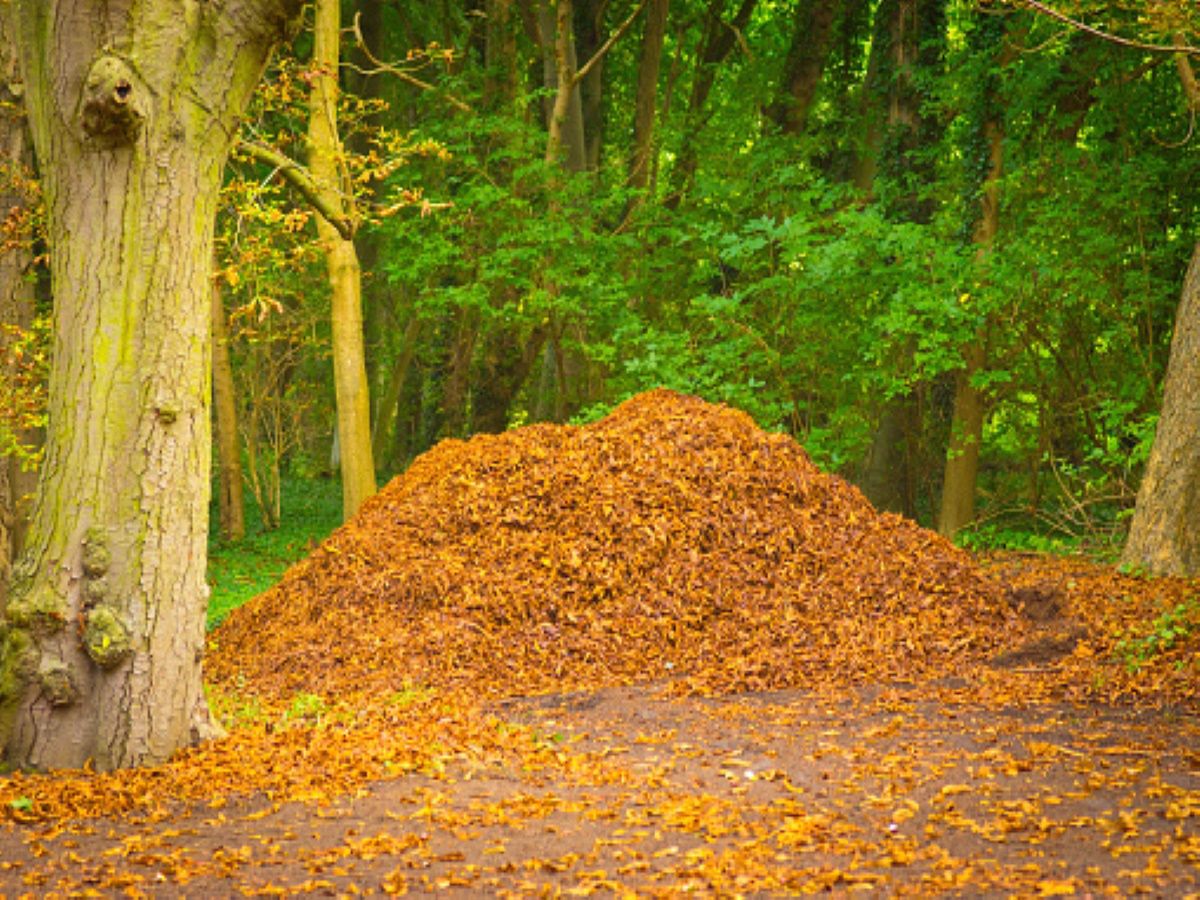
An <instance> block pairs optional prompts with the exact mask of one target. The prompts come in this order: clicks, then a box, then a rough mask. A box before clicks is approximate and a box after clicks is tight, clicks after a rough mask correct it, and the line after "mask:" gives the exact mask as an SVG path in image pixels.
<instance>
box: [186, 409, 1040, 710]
mask: <svg viewBox="0 0 1200 900" xmlns="http://www.w3.org/2000/svg"><path fill="white" fill-rule="evenodd" d="M1016 619H1017V616H1016V614H1015V613H1014V612H1013V610H1012V608H1011V605H1010V604H1009V603H1007V602H1006V599H1005V596H1004V592H1003V591H1002V590H1001V589H1000V588H999V587H998V586H997V585H996V584H995V583H994V582H993V581H991V580H990V579H989V578H988V577H987V576H986V575H984V574H983V573H982V572H981V571H980V570H979V569H978V568H977V567H976V566H975V564H974V563H973V561H972V560H971V558H970V557H969V556H967V555H966V554H965V553H963V552H962V551H960V550H958V549H956V548H955V547H954V546H953V545H951V544H950V543H949V542H948V541H946V540H945V539H943V538H941V537H939V536H938V535H936V534H934V533H932V532H930V531H927V530H925V529H923V528H920V527H919V526H917V525H916V524H914V523H913V522H910V521H908V520H906V519H903V518H901V517H899V516H896V515H891V514H881V513H879V512H877V511H876V510H875V509H874V508H873V507H872V506H871V505H870V503H868V502H867V500H866V499H865V498H864V497H863V495H862V494H861V493H860V492H859V491H858V490H857V489H856V488H855V487H853V486H851V485H850V484H848V483H847V482H845V481H844V480H842V479H840V478H838V477H835V476H831V475H827V474H824V473H822V472H820V471H819V470H818V469H817V468H816V467H815V466H814V465H813V463H812V462H811V461H810V460H809V458H808V456H807V454H806V453H805V452H804V450H803V449H802V448H801V447H800V446H799V445H798V444H797V443H796V442H795V441H794V440H792V439H791V438H790V437H787V436H784V435H779V434H768V433H766V432H764V431H762V430H761V429H759V428H758V427H757V426H756V425H755V423H754V422H753V420H752V419H751V418H750V417H749V416H748V415H746V414H744V413H742V412H739V411H736V410H733V409H730V408H727V407H724V406H720V405H712V404H709V403H705V402H703V401H701V400H699V399H697V398H694V397H688V396H683V395H680V394H677V393H674V392H670V391H666V390H656V391H651V392H649V393H645V394H641V395H639V396H637V397H635V398H633V399H632V400H630V401H628V402H627V403H625V404H623V405H621V406H620V407H618V408H617V409H616V410H614V411H613V413H612V414H611V415H609V416H608V417H607V418H605V419H603V420H602V421H599V422H597V423H595V424H592V425H588V426H585V427H572V426H554V425H534V426H530V427H526V428H520V429H516V430H513V431H510V432H507V433H505V434H501V435H486V436H478V437H475V438H473V439H471V440H470V441H466V442H464V441H454V440H451V441H445V442H443V443H441V444H439V445H438V446H437V447H435V448H433V449H432V450H430V451H429V452H428V453H426V454H425V455H424V456H422V457H420V458H419V459H418V460H416V461H415V462H414V463H413V465H412V467H411V468H410V469H409V470H408V471H407V472H405V473H404V474H403V475H401V476H399V477H397V478H396V479H395V480H393V481H392V482H391V483H390V484H389V485H388V486H387V487H386V488H384V489H383V490H382V491H381V492H380V493H379V494H378V495H377V496H375V497H374V498H372V499H371V500H370V501H369V502H368V503H367V504H366V505H365V506H364V507H363V508H362V510H361V511H360V512H359V514H358V515H357V516H356V517H355V518H354V520H353V521H351V522H349V523H348V524H346V525H345V526H344V527H343V528H341V529H340V530H338V531H336V532H335V533H334V534H333V535H332V536H331V537H330V538H329V539H328V540H326V541H325V542H324V543H323V544H322V545H321V546H320V547H318V548H317V549H316V550H315V551H314V552H313V553H312V555H311V556H309V557H308V558H307V559H305V560H304V561H302V562H300V563H299V564H297V565H296V566H294V567H293V568H292V569H291V570H289V571H288V572H287V574H286V575H285V576H284V577H283V579H282V581H281V582H280V583H279V584H278V585H277V586H276V587H274V588H273V589H271V590H270V591H267V592H266V593H264V594H262V595H261V596H259V597H257V598H256V599H254V600H252V601H251V602H249V603H248V604H246V605H245V606H243V607H242V608H241V609H239V610H237V611H235V612H234V613H233V614H232V615H231V616H230V617H229V619H228V620H227V621H226V622H225V623H224V625H222V627H221V628H220V629H218V631H217V632H216V634H215V636H214V641H213V647H212V650H211V652H210V655H209V656H208V658H207V666H208V672H209V675H210V677H212V678H213V679H214V680H216V681H217V682H218V683H225V684H234V683H237V684H239V685H244V686H247V687H250V688H251V689H253V690H257V691H260V692H264V693H268V694H276V695H287V694H289V693H294V692H296V691H312V692H318V693H322V692H328V693H345V692H355V691H360V690H361V691H366V692H387V691H392V690H397V689H399V688H401V687H403V686H404V685H406V684H421V685H431V686H435V687H467V686H469V687H470V688H471V689H472V690H473V691H477V692H478V693H479V694H481V695H485V696H486V695H499V694H520V693H535V692H544V691H561V690H568V689H576V688H583V687H595V686H598V685H604V684H618V683H629V682H634V681H645V680H663V679H669V680H675V681H677V682H679V683H680V684H682V685H684V686H685V687H686V688H688V689H692V690H698V691H705V692H708V691H734V690H748V689H766V688H777V687H786V686H812V685H824V684H831V683H834V684H848V683H857V682H862V681H868V680H878V679H883V680H911V679H915V678H917V677H922V676H929V675H938V674H947V673H951V672H955V671H958V670H960V669H961V668H962V667H963V666H965V665H968V664H970V663H971V662H974V661H977V660H980V659H982V658H984V657H986V656H987V655H989V654H990V653H992V652H994V651H995V650H996V649H997V648H998V647H1000V646H1001V645H1002V643H1003V641H1004V635H1005V632H1006V631H1007V630H1009V629H1013V628H1019V627H1020V626H1019V624H1018V623H1017V621H1016Z"/></svg>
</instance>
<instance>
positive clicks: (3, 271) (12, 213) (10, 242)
mask: <svg viewBox="0 0 1200 900" xmlns="http://www.w3.org/2000/svg"><path fill="white" fill-rule="evenodd" d="M13 35H14V30H13V23H12V8H11V7H10V6H8V5H0V99H2V100H3V104H2V105H0V220H3V228H2V234H0V238H2V240H0V379H3V378H6V377H9V376H10V374H12V373H10V372H8V371H6V370H5V368H4V366H5V362H4V360H5V359H6V357H7V349H8V344H9V337H10V334H9V333H8V332H7V331H5V330H3V329H4V326H5V325H13V326H16V327H17V328H19V329H22V330H25V329H28V328H29V326H30V325H31V324H32V323H33V312H34V292H33V283H32V282H31V281H30V278H29V276H30V269H31V268H32V267H33V249H32V247H31V246H30V242H31V241H32V234H31V228H30V225H29V222H30V208H29V207H30V204H31V198H30V197H29V196H28V192H27V191H25V190H23V188H22V186H23V185H25V184H31V183H32V181H33V151H32V148H31V147H30V146H29V132H28V129H27V128H26V126H25V117H24V116H23V115H21V112H20V109H21V91H20V73H19V72H18V61H17V52H16V47H15V45H14V43H13ZM18 431H24V430H23V429H18ZM14 437H15V438H16V439H17V440H18V441H19V442H21V443H22V444H23V445H25V446H27V447H34V446H36V444H37V442H38V436H37V435H36V434H32V433H28V432H25V433H18V434H16V435H14ZM31 465H32V464H31V463H29V462H28V461H27V460H23V459H20V458H18V456H17V455H15V454H14V455H13V456H10V457H5V456H0V609H3V607H4V598H5V596H6V594H7V590H8V577H9V573H10V569H11V565H12V560H14V559H15V558H16V557H17V555H18V554H19V553H20V551H21V545H22V544H23V543H24V536H25V529H26V527H27V526H28V515H29V510H28V502H27V497H28V495H29V494H30V493H31V492H32V491H33V489H34V487H35V486H36V484H37V473H36V472H35V471H33V470H32V468H31Z"/></svg>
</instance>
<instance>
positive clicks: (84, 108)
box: [79, 55, 149, 148]
mask: <svg viewBox="0 0 1200 900" xmlns="http://www.w3.org/2000/svg"><path fill="white" fill-rule="evenodd" d="M148 99H149V98H148V96H147V91H146V87H145V85H144V84H143V83H142V81H141V79H140V78H138V76H137V73H136V72H135V71H134V70H133V66H131V65H130V64H129V63H128V62H127V61H126V60H124V59H121V58H120V57H119V56H111V55H105V56H101V57H99V58H97V59H96V61H95V62H93V63H92V67H91V68H90V69H89V70H88V74H87V78H86V79H85V81H84V84H83V95H82V97H81V98H80V104H79V124H80V127H81V128H82V129H83V132H84V134H86V135H87V136H88V137H90V138H91V139H92V140H93V141H95V142H96V143H97V144H99V145H100V146H102V147H106V148H113V147H121V146H127V145H129V144H132V143H133V141H134V140H135V139H136V138H137V136H138V134H139V133H140V132H141V130H142V124H143V122H144V121H145V119H146V111H147V109H146V106H147V101H148Z"/></svg>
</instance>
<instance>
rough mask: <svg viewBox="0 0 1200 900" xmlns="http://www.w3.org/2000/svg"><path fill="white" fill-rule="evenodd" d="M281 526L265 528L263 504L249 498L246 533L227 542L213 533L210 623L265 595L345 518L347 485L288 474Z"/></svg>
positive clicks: (209, 580)
mask: <svg viewBox="0 0 1200 900" xmlns="http://www.w3.org/2000/svg"><path fill="white" fill-rule="evenodd" d="M281 505H282V508H283V513H282V516H281V519H282V521H281V523H280V525H279V528H277V529H275V530H274V531H266V530H265V529H264V528H263V527H262V525H261V518H260V516H259V512H258V507H257V505H256V504H255V503H254V499H253V498H252V497H250V496H247V498H246V537H245V538H243V539H242V540H240V541H237V542H236V543H224V542H223V541H221V539H220V538H219V537H218V536H217V534H216V525H215V522H216V510H215V509H214V510H213V512H212V520H213V522H214V526H213V528H214V530H213V533H212V534H211V535H210V536H209V542H208V583H209V585H210V586H211V587H212V595H211V596H210V597H209V601H208V628H209V629H210V630H211V629H213V628H216V627H217V625H219V624H220V623H221V621H222V620H223V619H224V618H225V617H226V616H227V615H229V613H230V612H231V611H232V610H235V609H237V608H238V607H239V606H241V605H242V604H243V603H245V602H246V601H247V600H249V599H250V598H251V597H254V596H256V595H257V594H261V593H262V592H263V591H265V590H266V589H267V588H269V587H271V586H272V585H273V584H275V582H277V581H278V580H279V579H280V577H281V576H282V575H283V573H284V571H286V570H287V568H288V567H289V566H290V565H292V563H294V562H296V561H297V560H300V559H303V558H304V557H305V556H307V555H308V554H309V553H310V552H311V551H312V548H313V547H314V546H316V544H318V543H320V542H321V541H322V540H324V539H325V538H326V537H327V536H328V535H329V533H330V532H331V531H333V530H334V529H335V528H337V527H338V526H339V525H340V524H341V522H342V487H341V483H340V482H339V481H338V480H337V479H336V478H332V479H331V478H289V479H286V480H285V481H284V483H283V501H282V504H281Z"/></svg>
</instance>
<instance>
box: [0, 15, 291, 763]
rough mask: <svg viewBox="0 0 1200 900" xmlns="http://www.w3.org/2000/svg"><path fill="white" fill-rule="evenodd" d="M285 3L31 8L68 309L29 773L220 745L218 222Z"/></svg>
mask: <svg viewBox="0 0 1200 900" xmlns="http://www.w3.org/2000/svg"><path fill="white" fill-rule="evenodd" d="M296 6H297V4H292V3H287V2H285V0H224V2H221V0H214V2H210V3H204V4H186V5H184V6H183V7H182V8H181V7H180V5H179V4H175V3H169V2H165V0H160V2H147V3H145V4H143V5H142V6H141V7H139V14H138V15H136V16H133V15H129V14H128V10H127V9H126V8H125V7H124V6H120V5H117V6H113V5H110V4H105V3H98V2H85V0H19V2H17V3H16V5H15V12H16V17H17V22H18V27H19V38H18V46H19V47H20V52H21V58H22V69H23V71H24V76H25V87H26V102H27V109H28V112H29V122H30V128H31V131H32V134H33V139H34V146H35V148H36V152H37V157H38V160H39V168H40V172H41V175H42V182H43V188H44V191H45V197H46V208H47V218H48V232H49V237H50V243H51V247H52V251H53V252H52V253H51V279H52V287H53V291H54V299H55V312H56V323H55V347H54V366H53V370H52V373H51V376H50V386H49V425H48V428H47V441H46V457H45V465H44V468H43V476H42V479H41V481H40V482H39V485H38V495H37V502H36V506H35V512H34V516H33V521H32V524H31V527H30V531H29V535H28V539H27V543H26V550H25V553H24V554H23V555H22V557H21V559H20V560H19V561H18V564H17V566H16V567H15V569H14V573H13V584H12V593H11V595H10V598H9V602H8V605H7V607H6V609H5V610H4V619H3V622H0V746H2V748H3V756H4V758H5V759H6V760H7V761H8V762H9V763H11V764H14V765H18V766H30V767H37V768H60V767H75V766H81V765H83V764H84V763H85V762H86V761H88V760H91V761H92V762H93V763H94V764H95V766H96V767H97V768H99V769H110V768H114V767H119V766H129V765H137V764H142V763H149V762H157V761H160V760H163V759H166V758H167V757H168V756H169V755H170V754H171V753H173V752H174V751H175V750H177V749H179V748H180V747H182V746H184V745H186V744H189V743H192V742H193V741H195V740H196V739H198V738H200V737H202V736H204V735H206V734H209V733H211V732H212V730H213V725H212V722H211V719H210V717H209V715H208V709H207V704H206V703H205V700H204V693H203V690H202V682H201V675H200V660H201V657H202V654H203V649H204V619H205V612H206V606H207V599H208V586H207V584H206V583H205V558H206V541H207V537H208V497H209V465H210V463H209V460H210V453H211V441H210V424H209V419H210V412H209V409H208V405H209V402H210V385H209V379H208V365H209V346H210V344H209V332H210V317H211V314H210V310H211V304H212V289H211V283H210V281H209V276H210V274H211V271H212V253H213V218H214V213H215V207H216V202H217V196H218V190H219V188H220V183H221V175H222V170H223V168H224V164H225V160H226V158H227V156H228V152H229V145H230V141H231V139H232V135H233V134H234V133H235V130H236V124H237V120H238V117H239V115H240V113H241V112H242V110H243V109H244V108H245V104H246V102H247V101H248V100H249V97H250V94H251V91H252V90H253V88H254V86H255V84H257V82H258V80H259V78H260V77H261V74H262V70H263V66H264V65H265V62H266V58H267V54H268V52H269V50H270V47H271V46H272V44H273V43H274V42H275V41H276V40H277V39H278V38H279V37H281V36H282V33H283V29H284V26H285V25H286V21H287V17H288V16H289V15H290V14H291V13H293V12H295V11H298V10H297V9H296V8H295V7H296Z"/></svg>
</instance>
